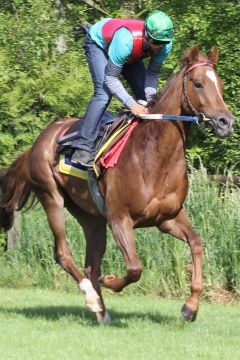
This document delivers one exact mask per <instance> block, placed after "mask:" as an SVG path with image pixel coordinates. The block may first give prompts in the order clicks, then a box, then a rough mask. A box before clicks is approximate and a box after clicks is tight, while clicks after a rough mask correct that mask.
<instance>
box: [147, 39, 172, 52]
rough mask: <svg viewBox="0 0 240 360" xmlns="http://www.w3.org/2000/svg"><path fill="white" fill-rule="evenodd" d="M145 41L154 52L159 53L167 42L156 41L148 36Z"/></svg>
mask: <svg viewBox="0 0 240 360" xmlns="http://www.w3.org/2000/svg"><path fill="white" fill-rule="evenodd" d="M147 42H148V45H149V46H150V48H151V50H152V51H153V52H154V53H159V52H160V51H161V50H162V49H163V48H164V46H165V45H166V44H167V43H166V42H163V41H157V40H154V39H152V38H148V39H147Z"/></svg>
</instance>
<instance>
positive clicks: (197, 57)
mask: <svg viewBox="0 0 240 360" xmlns="http://www.w3.org/2000/svg"><path fill="white" fill-rule="evenodd" d="M217 62H218V49H217V47H214V48H213V50H212V51H211V52H210V53H209V54H208V55H203V54H202V53H201V52H200V50H199V47H198V45H196V46H194V47H193V48H191V49H189V50H188V51H186V52H185V55H184V57H183V60H182V63H181V68H180V70H179V71H178V72H176V73H175V74H173V75H172V76H171V77H170V79H169V81H168V82H167V84H166V86H165V87H164V88H163V90H162V91H161V92H160V93H158V94H157V95H155V96H154V97H153V99H152V100H151V101H150V102H149V103H148V110H149V114H158V113H161V114H172V115H179V116H181V115H194V116H197V117H198V118H199V122H201V123H202V126H209V127H210V128H211V129H212V132H213V133H215V135H217V136H220V137H224V136H227V135H228V134H230V133H231V132H232V131H233V122H234V117H233V115H232V114H231V112H230V111H229V110H228V108H227V106H226V104H225V102H224V100H223V95H222V94H223V83H222V80H221V78H220V77H219V76H218V74H217V73H216V70H215V65H216V64H217ZM77 120H79V119H76V118H66V119H60V120H58V121H56V122H54V123H52V124H51V125H49V126H48V127H47V128H46V129H45V130H44V131H43V132H42V133H41V134H40V136H39V137H38V138H37V140H36V141H35V143H34V144H33V145H32V147H31V148H30V149H29V150H27V151H26V152H24V153H22V154H21V155H20V156H19V157H18V158H17V159H16V160H15V161H14V162H13V163H12V164H11V165H10V166H9V167H8V168H7V169H4V170H3V171H2V172H1V181H0V184H1V188H2V195H1V201H0V227H2V228H4V229H5V230H7V229H9V228H10V227H11V226H12V223H13V213H14V211H15V210H21V209H22V208H23V207H24V205H25V204H26V203H27V201H28V199H29V197H30V195H31V194H34V196H35V197H36V198H37V200H38V201H39V202H40V203H41V204H42V206H43V209H44V211H45V213H46V215H47V219H48V222H49V225H50V228H51V230H52V233H53V235H54V240H55V247H54V254H55V255H54V256H55V260H56V261H57V262H58V263H59V264H60V266H61V267H62V268H63V269H64V270H65V271H66V272H67V273H69V274H70V275H71V276H72V278H73V279H74V280H75V281H76V283H77V284H78V286H79V288H80V290H81V291H82V292H83V294H84V296H85V300H86V306H87V307H88V308H89V309H90V310H91V311H93V312H95V313H96V318H97V320H98V321H99V322H108V321H110V316H109V314H108V312H107V310H106V307H105V304H104V300H103V296H102V293H101V286H104V287H106V288H108V289H112V290H113V291H115V292H120V291H121V290H122V289H123V288H124V287H126V286H127V285H129V284H131V283H134V282H137V281H138V280H139V279H140V277H141V273H142V270H143V268H142V265H141V262H140V259H139V256H138V254H137V250H136V244H135V238H134V229H136V228H139V227H150V226H155V227H157V228H158V229H159V230H160V231H161V232H163V233H168V234H171V235H172V236H174V237H176V238H177V239H180V240H182V241H184V242H186V243H187V244H188V245H189V246H190V250H191V254H192V265H193V266H192V278H191V293H190V296H189V298H187V300H186V301H185V303H184V305H183V307H182V310H181V312H182V316H183V318H184V319H185V320H187V321H194V320H195V319H196V316H197V312H198V309H199V298H200V294H201V292H202V289H203V283H202V251H203V245H202V239H201V238H200V236H199V235H198V234H197V233H196V231H195V230H194V229H193V228H192V226H191V224H190V221H189V219H188V217H187V215H186V212H185V210H184V208H183V203H184V200H185V198H186V195H187V190H188V175H187V166H186V156H185V155H186V146H187V142H188V136H189V131H190V128H191V123H189V122H184V121H181V120H179V121H168V120H162V121H159V120H146V121H139V123H138V125H137V126H136V127H135V129H134V131H133V132H132V134H131V136H130V138H129V139H128V141H127V143H126V145H125V147H124V149H123V151H122V153H121V155H120V157H119V159H118V162H117V164H116V166H114V167H112V168H109V169H108V170H106V171H105V172H104V173H103V174H102V176H101V177H100V178H99V181H98V185H99V190H100V192H101V194H102V196H103V198H104V201H105V205H106V215H105V216H104V215H102V214H101V213H100V211H99V210H98V208H97V206H96V205H95V203H94V201H93V199H92V196H91V194H90V191H89V187H88V183H87V181H85V180H82V179H79V178H76V177H73V176H70V175H66V174H62V173H60V172H59V168H58V155H57V151H56V150H57V139H58V138H59V136H60V134H61V133H62V132H63V131H64V129H66V128H68V127H69V126H71V125H72V124H74V123H75V122H76V121H77ZM64 207H65V208H67V209H68V211H69V212H70V213H71V214H72V215H73V216H74V217H75V218H76V219H77V221H78V222H79V224H80V225H81V226H82V228H83V232H84V235H85V238H86V258H85V266H84V271H82V272H81V271H80V270H79V269H78V268H77V266H76V265H75V263H74V260H73V258H72V255H71V250H70V248H69V246H68V244H67V240H66V230H65V224H64ZM107 225H108V226H109V228H110V229H111V231H112V234H113V237H114V239H115V241H116V244H117V246H118V247H119V249H120V250H121V252H122V254H123V257H124V260H125V265H126V274H125V275H124V276H121V277H117V276H114V275H105V276H104V275H102V274H101V260H102V257H103V255H104V252H105V248H106V229H107Z"/></svg>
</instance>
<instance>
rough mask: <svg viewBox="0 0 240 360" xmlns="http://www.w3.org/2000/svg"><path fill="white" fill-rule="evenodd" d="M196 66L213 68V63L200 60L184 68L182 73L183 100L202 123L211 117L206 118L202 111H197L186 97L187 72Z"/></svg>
mask: <svg viewBox="0 0 240 360" xmlns="http://www.w3.org/2000/svg"><path fill="white" fill-rule="evenodd" d="M198 66H211V67H212V68H214V64H212V63H208V62H202V63H198V64H193V65H192V66H190V67H189V68H187V69H186V70H185V72H184V75H183V101H186V103H187V104H188V106H189V107H190V109H191V110H192V112H193V113H194V114H195V115H196V116H197V117H198V122H200V123H202V122H203V121H210V120H211V119H209V118H207V117H206V116H205V115H204V114H203V113H200V112H199V111H197V109H196V108H195V107H194V106H193V104H192V103H191V101H190V99H189V97H188V92H187V81H188V74H189V73H190V71H192V70H193V69H195V68H196V67H198Z"/></svg>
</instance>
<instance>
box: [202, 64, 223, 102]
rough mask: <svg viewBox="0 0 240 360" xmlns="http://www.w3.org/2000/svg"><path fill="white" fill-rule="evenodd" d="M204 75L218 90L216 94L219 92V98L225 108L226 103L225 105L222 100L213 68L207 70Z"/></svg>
mask: <svg viewBox="0 0 240 360" xmlns="http://www.w3.org/2000/svg"><path fill="white" fill-rule="evenodd" d="M206 75H207V77H208V78H209V79H210V80H211V81H212V82H213V83H214V85H215V87H216V89H217V92H218V94H219V96H220V98H221V100H222V102H223V104H224V107H225V108H226V105H225V102H224V100H223V97H222V94H221V93H220V90H219V88H218V82H217V77H216V74H215V72H214V71H213V70H207V71H206Z"/></svg>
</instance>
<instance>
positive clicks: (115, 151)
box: [100, 120, 138, 169]
mask: <svg viewBox="0 0 240 360" xmlns="http://www.w3.org/2000/svg"><path fill="white" fill-rule="evenodd" d="M137 125H138V121H137V120H136V121H133V122H132V124H131V125H130V126H129V128H128V130H127V131H126V133H125V134H124V135H123V137H122V138H121V139H120V140H119V141H118V142H117V143H116V144H115V145H114V146H113V147H112V148H111V149H110V150H109V151H108V152H107V153H106V154H105V155H103V156H102V157H101V158H100V163H101V165H102V166H103V167H104V168H105V169H108V168H110V167H114V166H115V165H116V164H117V162H118V158H119V156H120V154H121V152H122V150H123V148H124V146H125V144H126V142H127V141H128V139H129V137H130V135H131V133H132V132H133V130H134V129H135V127H136V126H137Z"/></svg>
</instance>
